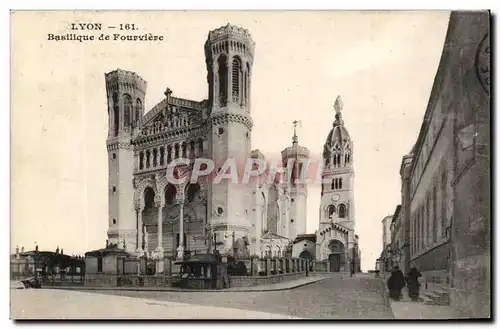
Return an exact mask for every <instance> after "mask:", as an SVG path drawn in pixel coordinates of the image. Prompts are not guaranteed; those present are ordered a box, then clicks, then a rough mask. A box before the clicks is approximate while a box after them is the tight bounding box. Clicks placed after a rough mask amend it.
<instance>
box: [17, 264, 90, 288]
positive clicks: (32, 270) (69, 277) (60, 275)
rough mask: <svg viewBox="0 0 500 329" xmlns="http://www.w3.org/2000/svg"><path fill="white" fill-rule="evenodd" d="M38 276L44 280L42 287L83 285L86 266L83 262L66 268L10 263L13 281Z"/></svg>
mask: <svg viewBox="0 0 500 329" xmlns="http://www.w3.org/2000/svg"><path fill="white" fill-rule="evenodd" d="M37 274H38V275H39V276H40V278H41V280H42V285H53V286H56V285H72V284H83V283H84V280H85V266H84V263H83V262H81V264H71V265H70V266H67V267H64V268H60V267H58V266H47V264H45V263H38V264H37V262H36V261H33V260H31V261H30V260H23V259H14V260H11V262H10V279H11V280H25V279H28V278H31V277H34V276H35V275H37Z"/></svg>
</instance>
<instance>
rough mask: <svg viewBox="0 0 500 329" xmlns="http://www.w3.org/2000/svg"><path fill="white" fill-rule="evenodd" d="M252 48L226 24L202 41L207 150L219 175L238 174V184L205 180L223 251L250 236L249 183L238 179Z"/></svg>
mask: <svg viewBox="0 0 500 329" xmlns="http://www.w3.org/2000/svg"><path fill="white" fill-rule="evenodd" d="M254 47H255V43H254V42H253V41H252V38H251V36H250V33H249V32H248V31H247V30H245V29H243V28H239V27H236V26H232V25H230V24H227V25H226V26H223V27H221V28H218V29H216V30H213V31H210V32H209V34H208V39H207V41H206V43H205V56H206V64H207V71H208V74H207V80H208V88H209V92H208V94H209V103H210V106H211V113H210V121H211V125H210V133H209V147H210V154H212V156H213V159H212V160H213V161H214V163H215V171H216V173H217V175H222V174H226V175H229V174H231V175H234V174H237V175H238V183H236V182H232V181H231V179H222V180H221V181H219V180H218V179H217V178H213V179H212V180H211V182H210V183H209V184H210V185H211V194H210V196H209V200H208V208H209V222H210V227H211V229H212V232H213V233H214V234H215V236H216V242H217V244H218V245H217V249H218V250H219V252H220V253H221V254H231V253H232V252H233V251H234V248H233V246H234V245H235V244H237V243H238V240H239V239H242V240H244V241H248V240H247V239H248V233H249V231H250V229H251V223H250V218H251V213H250V212H251V211H252V209H249V206H250V204H249V200H250V196H249V193H250V188H249V186H248V184H244V183H243V184H242V183H241V178H242V175H243V170H244V165H245V162H246V161H247V158H249V156H250V150H251V142H250V141H251V131H252V126H253V122H252V118H251V115H250V94H251V93H250V90H251V77H252V75H251V73H252V65H253V59H254ZM224 164H230V165H231V166H232V167H231V168H228V167H227V165H226V166H224ZM235 166H237V168H235ZM236 169H238V170H237V171H238V172H237V173H235V171H236ZM226 177H227V176H226ZM242 240H240V242H241V241H242Z"/></svg>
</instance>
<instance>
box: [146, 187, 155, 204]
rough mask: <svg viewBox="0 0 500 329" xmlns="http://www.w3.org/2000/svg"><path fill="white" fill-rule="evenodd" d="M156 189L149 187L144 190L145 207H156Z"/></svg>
mask: <svg viewBox="0 0 500 329" xmlns="http://www.w3.org/2000/svg"><path fill="white" fill-rule="evenodd" d="M154 200H155V191H154V190H153V189H152V188H151V187H148V188H146V190H144V208H145V209H151V208H153V207H154Z"/></svg>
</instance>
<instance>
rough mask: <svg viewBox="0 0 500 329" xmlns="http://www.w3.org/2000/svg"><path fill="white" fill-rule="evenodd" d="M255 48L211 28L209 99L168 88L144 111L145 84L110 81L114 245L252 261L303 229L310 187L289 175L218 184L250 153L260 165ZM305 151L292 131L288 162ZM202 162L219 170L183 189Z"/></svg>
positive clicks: (124, 74) (238, 35)
mask: <svg viewBox="0 0 500 329" xmlns="http://www.w3.org/2000/svg"><path fill="white" fill-rule="evenodd" d="M254 51H255V43H254V41H253V40H252V38H251V36H250V34H249V32H248V31H247V30H245V29H243V28H239V27H235V26H231V25H229V24H228V25H226V26H224V27H221V28H219V29H216V30H213V31H210V32H209V34H208V39H207V41H206V43H205V62H206V66H207V82H208V85H207V87H208V99H205V100H201V101H193V100H188V99H182V98H177V97H174V96H173V95H172V91H171V90H170V89H169V88H167V90H166V92H165V99H163V100H162V101H161V102H160V103H158V104H157V105H155V106H154V107H153V108H152V109H151V110H150V111H148V112H147V113H146V112H145V109H144V104H145V97H146V87H147V83H146V81H145V80H143V79H142V78H141V77H140V76H139V75H138V74H136V73H134V72H130V71H124V70H120V69H117V70H115V71H112V72H109V73H107V74H106V75H105V80H106V90H107V100H108V114H109V133H108V138H107V150H108V161H109V229H108V238H109V242H110V244H113V245H117V246H119V247H120V248H123V249H125V250H127V251H129V252H135V253H138V254H141V253H144V252H146V253H149V254H151V255H152V256H154V257H157V258H158V259H162V258H164V257H165V256H168V257H176V258H177V259H179V258H182V257H184V255H185V254H186V252H188V253H196V252H209V251H213V250H214V248H217V250H218V251H219V252H220V253H221V254H233V255H240V256H249V255H250V254H254V255H263V254H265V253H266V254H267V253H268V252H269V251H270V249H271V251H270V252H271V254H274V253H275V252H277V250H278V249H279V250H282V248H283V246H282V245H283V244H289V241H291V240H293V239H294V238H295V236H296V235H298V234H303V233H306V232H305V227H306V221H307V218H306V217H307V216H306V203H307V190H306V188H305V186H301V185H295V184H294V181H293V177H292V180H288V179H286V180H285V181H276V180H273V179H264V178H257V181H255V182H251V183H250V184H241V183H239V182H240V179H241V177H238V183H234V182H232V181H231V180H227V179H226V180H224V179H222V180H221V179H219V180H218V179H217V176H219V177H221V178H224V175H228V173H229V175H230V176H231V175H233V174H236V175H238V173H237V172H231V171H232V168H235V167H237V166H238V168H239V166H242V165H244V164H245V163H246V161H247V159H248V158H249V157H252V158H259V159H261V160H262V159H264V156H263V155H262V153H261V152H259V151H258V150H253V151H252V149H251V133H252V127H253V121H252V116H251V85H252V70H253V63H254ZM308 152H309V151H308V150H307V149H306V148H304V147H301V146H299V145H298V139H297V136H296V134H294V137H293V143H292V145H291V146H290V147H287V148H285V150H284V151H283V152H282V158H283V159H282V160H283V162H286V163H288V160H289V159H292V160H297V159H300V158H303V157H308ZM199 158H207V159H211V160H212V161H213V162H214V166H215V168H207V167H206V166H205V167H204V168H201V167H203V165H201V167H200V169H202V170H207V172H208V171H210V170H212V169H213V170H214V173H215V177H213V176H206V177H205V178H203V177H200V179H198V180H195V181H194V182H191V181H190V180H189V179H188V180H187V182H182V183H177V179H179V178H182V177H185V176H189V175H190V173H191V170H192V168H193V166H194V165H195V163H196V159H199ZM173 163H174V164H175V165H174V166H172V164H173ZM232 164H234V167H231V165H232ZM294 166H295V165H294ZM169 168H173V169H174V172H173V173H170V174H173V175H172V177H174V178H176V179H175V180H174V181H171V180H169V175H168V174H169V173H168V172H167V170H170V169H169ZM294 173H295V175H297V171H294ZM226 177H227V176H226ZM278 247H279V248H278Z"/></svg>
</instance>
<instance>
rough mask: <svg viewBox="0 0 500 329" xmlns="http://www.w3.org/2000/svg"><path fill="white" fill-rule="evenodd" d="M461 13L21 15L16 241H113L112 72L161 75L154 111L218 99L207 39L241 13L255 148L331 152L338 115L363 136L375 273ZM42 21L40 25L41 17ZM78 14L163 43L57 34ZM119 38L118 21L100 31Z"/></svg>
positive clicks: (15, 60)
mask: <svg viewBox="0 0 500 329" xmlns="http://www.w3.org/2000/svg"><path fill="white" fill-rule="evenodd" d="M448 17H449V12H438V11H433V12H423V11H421V12H418V11H413V12H334V11H315V12H312V11H310V12H300V11H294V12H265V11H261V12H251V11H248V12H229V11H226V12H213V11H205V12H158V11H156V12H142V13H140V14H139V13H136V12H114V13H113V12H101V13H94V14H90V13H71V12H47V13H45V14H41V13H29V12H24V13H19V12H18V13H14V14H13V15H12V28H11V34H12V41H11V45H12V48H11V55H12V59H11V74H12V93H11V104H12V114H11V125H12V144H11V150H12V151H11V152H12V153H11V159H12V169H11V170H12V186H11V195H12V196H11V197H12V202H11V206H12V212H11V213H12V220H11V233H12V234H11V249H12V250H14V249H15V246H16V245H20V246H21V245H24V246H25V248H26V249H33V248H34V243H35V241H37V242H38V244H39V246H40V249H42V250H55V248H56V247H57V246H58V245H59V246H60V247H62V248H64V251H65V253H66V254H72V253H80V254H83V253H84V252H86V251H89V250H92V249H97V248H102V247H104V244H105V240H106V231H107V227H108V210H107V207H108V192H107V189H108V186H107V185H108V164H107V151H106V137H107V103H106V91H105V84H104V73H106V72H109V71H111V70H114V69H116V68H121V69H124V70H130V71H135V72H137V73H138V74H139V75H140V76H141V77H142V78H143V79H145V80H146V81H147V82H148V90H147V95H146V108H147V109H151V108H152V107H153V106H154V105H155V104H156V103H157V102H159V101H161V100H162V99H163V98H164V95H163V92H164V90H165V88H166V87H167V86H168V87H170V88H171V89H172V90H173V96H176V97H182V98H188V99H192V100H202V99H204V98H207V91H208V87H207V82H206V74H207V73H206V66H205V58H204V42H205V40H206V38H207V35H208V31H209V30H213V29H215V28H218V27H220V26H223V25H226V24H227V23H228V22H230V23H231V24H233V25H238V26H241V27H244V28H246V29H248V30H249V31H250V33H251V35H252V38H253V40H254V41H255V43H256V47H255V61H254V66H253V77H252V117H253V120H254V128H253V132H252V148H253V149H256V148H258V149H260V150H261V151H262V152H263V153H264V155H266V156H267V157H276V156H278V155H279V152H281V150H282V149H283V148H285V147H287V146H289V145H290V144H291V138H292V133H293V128H292V121H293V120H301V121H302V125H301V127H300V128H299V129H298V135H299V143H300V144H301V145H303V146H306V147H307V148H309V150H310V151H311V153H312V154H315V155H316V157H315V158H317V156H318V155H319V154H320V153H321V151H322V149H323V144H324V142H325V139H326V137H327V135H328V132H329V131H330V129H331V127H332V123H333V121H334V110H333V103H334V101H335V99H336V97H337V96H338V95H340V96H341V97H342V100H343V103H344V111H343V119H344V122H345V125H346V127H347V129H348V131H349V134H350V136H351V138H352V139H353V142H354V169H355V175H356V176H355V185H354V189H355V193H354V195H355V207H356V209H355V212H356V232H357V234H358V235H359V236H360V247H361V252H362V260H361V262H362V268H363V269H364V270H367V269H372V268H374V264H375V260H376V258H377V257H378V255H379V254H380V250H381V245H382V242H381V241H382V223H381V221H382V219H383V217H384V216H386V215H389V214H392V213H393V212H394V209H395V207H396V206H397V205H398V204H399V203H400V202H401V195H400V177H399V167H400V164H401V157H402V156H403V155H404V154H406V153H408V152H409V151H410V149H411V148H412V146H413V143H414V142H415V140H416V138H417V134H418V131H419V128H420V125H421V122H422V118H423V115H424V112H425V109H426V106H427V102H428V99H429V95H430V89H431V87H432V83H433V79H434V76H435V73H436V69H437V65H438V63H439V60H440V56H441V52H442V47H443V43H444V37H445V34H446V29H447V25H448ZM28 22H29V24H28ZM72 22H100V23H102V24H103V26H107V25H118V24H119V23H123V22H133V23H135V25H136V26H137V27H138V28H139V30H138V31H137V33H138V34H139V33H149V32H151V33H152V34H157V35H163V36H164V41H163V42H156V43H132V42H111V41H108V42H98V41H95V42H93V43H75V42H55V41H47V33H55V34H65V33H70V32H71V31H69V24H70V23H72ZM102 32H104V33H110V34H112V33H117V31H116V29H115V30H108V29H105V30H104V31H101V32H89V34H93V35H96V36H98V35H99V33H102ZM319 201H320V187H319V186H310V187H309V197H308V209H307V215H308V218H307V230H308V232H309V233H313V232H314V231H315V230H316V229H317V226H318V220H319V218H318V213H319V211H318V209H319Z"/></svg>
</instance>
